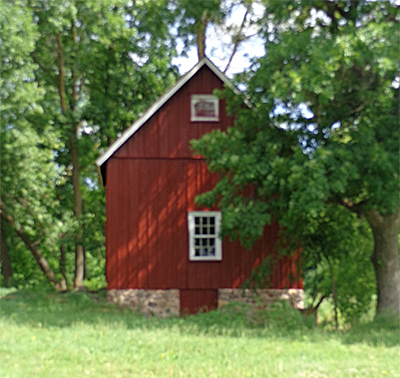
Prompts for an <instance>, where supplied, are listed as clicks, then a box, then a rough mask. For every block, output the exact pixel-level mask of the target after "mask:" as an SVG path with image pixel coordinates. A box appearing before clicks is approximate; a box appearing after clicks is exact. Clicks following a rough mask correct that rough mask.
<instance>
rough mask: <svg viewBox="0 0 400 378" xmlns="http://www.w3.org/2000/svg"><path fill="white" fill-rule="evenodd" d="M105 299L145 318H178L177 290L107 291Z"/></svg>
mask: <svg viewBox="0 0 400 378" xmlns="http://www.w3.org/2000/svg"><path fill="white" fill-rule="evenodd" d="M107 299H108V300H109V301H110V302H112V303H116V304H119V305H123V306H127V307H129V308H131V309H132V310H134V311H137V312H140V313H142V314H145V315H147V316H157V317H160V318H165V317H168V316H179V313H180V298H179V290H178V289H171V290H141V289H126V290H108V291H107Z"/></svg>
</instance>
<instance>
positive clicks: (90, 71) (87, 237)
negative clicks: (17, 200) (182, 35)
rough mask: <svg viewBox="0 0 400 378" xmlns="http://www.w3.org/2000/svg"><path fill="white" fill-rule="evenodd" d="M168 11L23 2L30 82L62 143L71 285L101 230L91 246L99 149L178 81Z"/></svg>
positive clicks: (113, 2)
mask: <svg viewBox="0 0 400 378" xmlns="http://www.w3.org/2000/svg"><path fill="white" fill-rule="evenodd" d="M166 7H167V3H166V2H165V1H162V0H148V1H144V2H141V3H140V4H136V3H135V2H129V1H123V0H107V1H102V2H98V1H95V0H93V1H92V0H85V1H81V0H70V1H67V2H63V3H62V4H61V3H60V2H58V1H53V0H50V1H47V2H43V1H36V0H29V1H26V8H25V9H26V12H28V11H29V12H30V13H31V15H32V17H33V20H34V22H35V25H36V27H37V29H38V32H39V38H38V39H37V40H36V43H35V46H34V49H33V51H32V52H31V57H32V59H33V61H34V62H35V63H36V64H37V69H36V70H35V80H36V82H37V83H38V84H39V85H40V87H42V88H43V90H44V92H45V100H44V101H43V108H44V110H45V112H46V114H47V117H48V120H49V122H50V123H51V124H52V125H53V126H54V128H55V129H56V130H57V131H58V135H59V138H60V148H59V149H58V150H57V151H56V160H57V163H58V164H59V165H60V167H62V168H63V169H64V172H65V175H66V176H65V178H66V180H65V181H64V182H63V183H62V185H60V186H59V188H58V193H59V197H60V201H61V202H62V204H63V206H64V209H65V211H66V212H68V211H71V210H72V213H73V217H74V219H75V226H74V228H73V239H74V241H73V246H72V248H73V249H74V252H75V273H74V278H73V286H74V287H80V286H82V285H83V281H84V278H85V259H86V254H87V253H89V252H90V251H91V249H92V247H93V245H95V246H96V248H101V240H102V238H101V235H102V232H100V242H96V243H95V244H93V235H94V234H96V233H99V232H98V231H99V230H98V229H96V228H97V227H100V228H102V222H101V221H100V222H99V219H103V217H102V211H101V210H100V207H99V206H98V204H99V203H100V202H101V195H102V193H101V192H99V190H98V189H99V187H98V185H97V183H96V182H97V179H96V172H95V171H94V165H93V161H94V159H95V157H96V156H97V154H98V148H102V147H104V146H106V145H108V144H110V143H111V142H112V141H113V140H114V139H115V138H116V136H117V135H118V134H119V133H121V132H122V131H123V130H124V129H125V128H126V127H127V126H129V124H130V123H131V122H132V121H133V120H135V119H136V118H137V117H138V116H139V115H140V113H141V112H143V111H144V110H145V109H146V107H147V106H148V105H149V104H150V103H151V102H152V101H154V99H155V98H156V97H157V96H158V95H159V94H160V93H162V92H163V91H164V90H165V88H166V87H168V86H169V85H170V83H171V82H172V80H173V79H174V77H175V76H174V70H173V69H172V66H171V64H170V60H171V58H172V57H173V55H174V49H173V44H171V39H170V38H169V33H168V23H169V15H168V12H167V11H166V9H167V8H166ZM150 14H151V18H150V17H149V15H150ZM96 193H97V195H96ZM68 240H71V238H69V237H68V235H61V238H60V241H59V244H60V249H61V251H63V253H65V251H66V252H67V253H68V250H69V249H70V247H71V243H70V242H68ZM92 252H95V251H93V250H92Z"/></svg>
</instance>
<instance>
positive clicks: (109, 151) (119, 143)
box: [95, 58, 240, 167]
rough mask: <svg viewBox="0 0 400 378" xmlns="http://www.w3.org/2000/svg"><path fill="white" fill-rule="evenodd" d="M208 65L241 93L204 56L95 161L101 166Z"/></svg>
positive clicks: (231, 87)
mask: <svg viewBox="0 0 400 378" xmlns="http://www.w3.org/2000/svg"><path fill="white" fill-rule="evenodd" d="M204 65H206V66H207V67H208V68H210V69H211V71H213V72H214V73H215V74H216V75H217V76H218V77H219V78H220V79H221V80H222V82H223V83H224V84H226V85H227V86H228V87H229V88H230V89H232V90H233V91H234V92H235V93H236V94H240V92H239V90H238V89H237V88H236V87H235V86H234V85H233V84H232V83H231V82H230V81H229V79H228V78H227V77H226V76H225V75H224V74H223V73H222V72H221V71H220V70H219V69H218V68H217V67H216V66H215V65H214V64H213V63H212V62H211V61H210V60H209V59H208V58H203V59H202V60H201V61H200V62H198V63H197V64H196V65H195V66H194V67H193V68H192V69H191V70H190V71H189V72H188V73H187V74H185V75H184V76H182V77H181V78H180V79H179V80H178V81H177V83H176V84H175V85H174V86H173V87H171V88H170V89H169V90H167V92H165V93H164V94H163V95H162V96H161V97H160V98H159V99H158V100H157V101H156V102H155V103H154V104H153V105H152V106H150V108H148V109H147V111H146V112H145V113H144V114H143V115H142V116H141V117H140V118H138V119H137V120H136V121H135V122H134V123H133V124H132V125H131V126H130V127H129V128H127V129H126V130H125V131H124V132H123V133H122V135H121V136H120V137H119V138H117V139H116V140H115V141H114V143H112V144H111V145H110V147H109V148H108V149H107V150H106V151H105V152H104V153H103V154H102V155H101V156H99V157H98V158H97V159H96V161H95V163H96V165H97V166H99V167H101V166H102V165H103V164H104V163H105V162H106V161H107V160H108V159H109V158H110V157H111V156H112V155H113V154H114V153H115V152H116V151H117V150H118V149H119V148H120V147H121V146H122V145H123V144H124V143H125V142H126V141H127V140H128V139H129V138H130V137H131V136H132V135H133V134H134V133H135V132H136V131H137V130H139V129H140V128H141V127H142V126H143V124H144V123H146V121H148V120H149V119H150V117H151V116H153V115H154V114H155V113H156V112H157V110H159V109H160V108H161V107H162V106H163V105H164V104H165V103H166V102H167V101H168V100H169V99H170V98H171V97H172V96H173V95H174V94H175V93H176V92H178V91H179V89H181V88H182V87H183V86H184V85H185V84H186V83H187V82H188V81H189V80H190V79H191V78H192V77H193V76H194V75H195V74H196V73H197V72H198V71H199V70H200V68H201V67H203V66H204Z"/></svg>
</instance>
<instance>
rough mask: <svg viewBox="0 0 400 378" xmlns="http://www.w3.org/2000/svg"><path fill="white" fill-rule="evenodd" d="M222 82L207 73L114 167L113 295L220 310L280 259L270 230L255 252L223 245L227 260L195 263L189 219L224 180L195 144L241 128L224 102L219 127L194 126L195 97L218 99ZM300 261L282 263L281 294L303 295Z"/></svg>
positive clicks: (110, 166)
mask: <svg viewBox="0 0 400 378" xmlns="http://www.w3.org/2000/svg"><path fill="white" fill-rule="evenodd" d="M221 88H222V82H221V80H220V79H219V78H218V77H217V76H215V75H214V74H213V73H212V71H211V70H210V69H209V68H208V67H206V66H204V67H203V68H201V69H200V71H199V72H198V73H197V74H196V75H195V76H194V77H193V78H192V79H191V80H190V81H189V82H188V83H186V84H185V85H184V86H183V87H182V88H181V89H180V90H179V91H178V92H177V93H176V94H175V95H174V96H173V97H172V98H171V99H170V100H169V101H168V102H167V103H166V104H165V105H164V106H163V107H162V108H161V109H159V110H158V111H157V112H156V113H155V114H154V115H153V116H152V117H151V118H150V119H149V121H148V122H147V123H146V124H145V125H143V126H142V127H141V128H140V129H139V130H138V131H137V132H136V133H135V134H134V135H133V136H132V137H131V138H130V139H129V140H128V141H127V142H126V143H125V144H124V145H123V146H122V147H121V148H120V149H119V150H118V151H117V152H116V153H115V154H114V155H113V156H112V157H111V158H110V159H109V160H108V161H107V164H106V177H107V198H106V203H107V205H106V206H107V224H106V251H107V252H106V253H107V259H106V261H107V263H106V276H107V282H108V288H109V289H127V288H137V289H169V288H179V289H181V301H182V302H181V304H182V309H184V308H188V309H189V310H190V311H192V312H193V309H198V308H200V307H202V306H203V304H205V305H207V306H208V307H210V308H214V307H213V306H214V305H216V299H215V298H216V297H215V295H216V294H215V293H216V289H218V288H229V287H232V288H237V287H239V286H240V285H241V284H242V283H243V282H244V281H245V280H246V279H247V278H248V277H249V276H250V274H251V272H252V270H253V269H254V267H255V266H257V265H258V264H259V263H260V262H261V261H262V259H263V258H265V257H266V256H268V255H271V254H273V255H276V253H275V251H274V244H275V242H276V239H277V232H278V225H277V224H272V225H271V226H267V227H266V228H265V234H264V237H263V238H262V239H261V240H259V241H258V242H257V243H256V245H255V246H254V248H253V249H252V250H251V251H247V250H245V249H244V248H243V247H242V246H241V245H240V243H239V242H238V241H235V242H229V241H228V240H224V242H223V246H222V248H223V252H222V253H223V259H222V261H215V262H199V261H196V262H194V261H190V260H189V257H188V256H189V251H188V249H189V241H188V226H187V212H188V211H192V210H196V209H198V208H196V206H195V202H194V199H195V197H196V195H198V194H200V193H202V192H205V191H207V190H209V189H211V188H212V187H213V185H214V184H215V183H216V181H217V179H218V177H217V176H216V175H211V174H210V173H209V172H208V169H207V166H206V164H205V162H204V160H203V159H201V158H200V157H193V152H192V151H191V150H190V146H189V141H190V140H191V139H196V138H199V137H200V136H201V135H203V134H204V133H206V132H208V131H211V130H212V129H214V128H220V129H226V126H231V125H232V124H233V120H232V118H231V117H229V116H227V115H226V112H225V105H224V102H223V101H220V121H219V122H190V96H191V95H192V94H211V93H212V92H213V90H214V89H221ZM294 264H295V259H294V258H288V257H285V258H282V259H280V261H279V262H278V263H277V265H276V267H275V270H274V273H273V275H272V278H271V280H272V281H271V287H274V288H287V287H293V288H301V287H302V283H301V281H299V280H295V282H291V281H290V276H291V273H295V270H294V269H295V265H294Z"/></svg>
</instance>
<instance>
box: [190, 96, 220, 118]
mask: <svg viewBox="0 0 400 378" xmlns="http://www.w3.org/2000/svg"><path fill="white" fill-rule="evenodd" d="M190 113H191V117H190V120H191V121H214V122H216V121H219V100H218V98H217V97H215V96H213V95H192V98H191V108H190Z"/></svg>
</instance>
